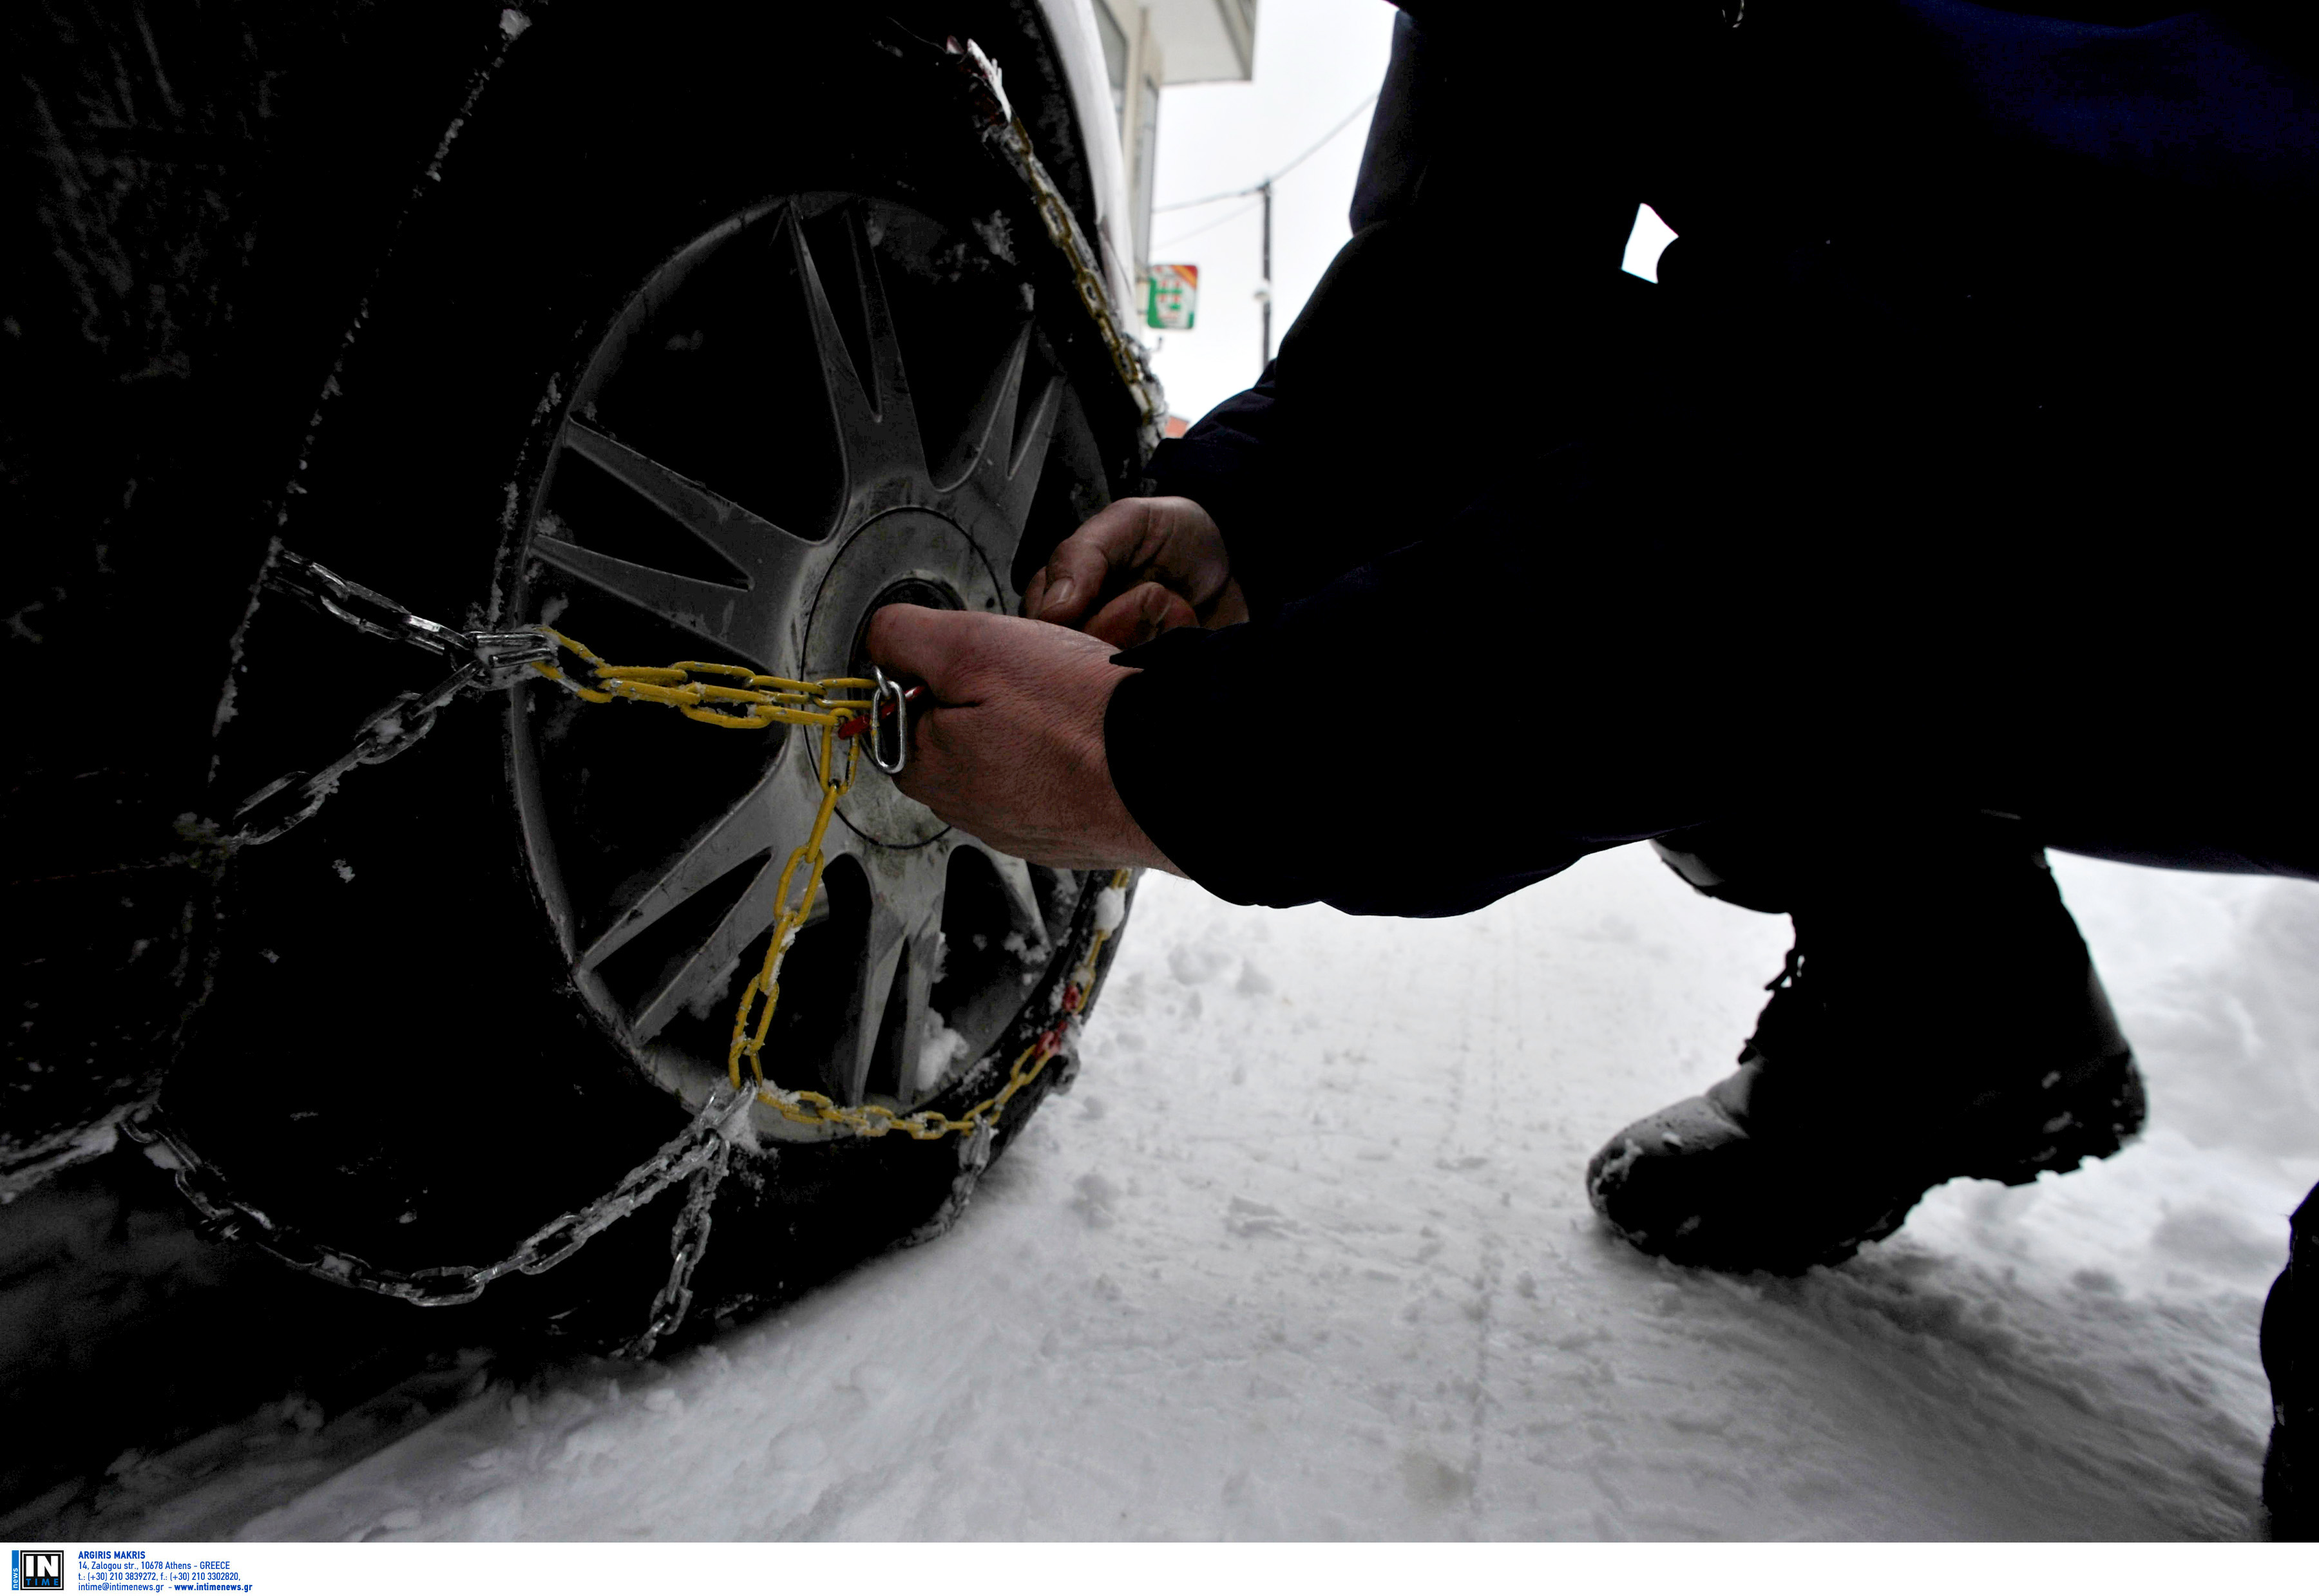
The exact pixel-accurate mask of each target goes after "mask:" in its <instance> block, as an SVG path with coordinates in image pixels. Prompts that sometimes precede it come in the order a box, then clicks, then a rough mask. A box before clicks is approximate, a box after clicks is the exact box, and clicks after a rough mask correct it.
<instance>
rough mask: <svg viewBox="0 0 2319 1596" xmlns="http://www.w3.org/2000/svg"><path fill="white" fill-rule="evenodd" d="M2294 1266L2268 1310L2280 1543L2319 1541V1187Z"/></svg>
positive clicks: (2268, 1495) (2271, 1458)
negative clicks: (2283, 1541) (2288, 1541)
mask: <svg viewBox="0 0 2319 1596" xmlns="http://www.w3.org/2000/svg"><path fill="white" fill-rule="evenodd" d="M2293 1226H2294V1229H2293V1231H2291V1232H2290V1233H2291V1234H2292V1236H2293V1237H2294V1240H2291V1241H2290V1242H2288V1244H2287V1267H2286V1269H2285V1270H2284V1271H2282V1272H2281V1273H2280V1275H2279V1276H2278V1282H2277V1283H2276V1284H2275V1285H2272V1286H2271V1288H2270V1295H2269V1298H2268V1299H2267V1300H2266V1301H2265V1302H2264V1303H2263V1305H2262V1368H2263V1373H2265V1374H2267V1375H2269V1376H2270V1413H2271V1422H2270V1450H2269V1453H2268V1454H2266V1455H2265V1456H2264V1457H2263V1460H2262V1505H2263V1506H2264V1507H2265V1508H2266V1509H2268V1510H2269V1513H2270V1537H2271V1539H2273V1540H2319V1189H2314V1191H2313V1192H2312V1194H2311V1195H2309V1196H2307V1197H2305V1198H2304V1199H2303V1206H2302V1207H2300V1208H2298V1209H2296V1211H2295V1218H2294V1221H2293Z"/></svg>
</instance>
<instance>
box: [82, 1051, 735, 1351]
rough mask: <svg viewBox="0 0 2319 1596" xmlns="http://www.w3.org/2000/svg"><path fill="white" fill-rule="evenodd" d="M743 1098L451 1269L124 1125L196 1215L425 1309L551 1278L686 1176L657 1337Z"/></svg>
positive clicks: (694, 1252) (692, 1253)
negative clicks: (366, 1239)
mask: <svg viewBox="0 0 2319 1596" xmlns="http://www.w3.org/2000/svg"><path fill="white" fill-rule="evenodd" d="M743 1103H744V1099H743V1098H742V1097H741V1096H738V1095H737V1094H735V1093H733V1092H730V1091H727V1090H725V1089H723V1088H721V1087H720V1088H719V1089H718V1090H717V1091H715V1092H713V1093H711V1094H710V1095H709V1098H708V1102H706V1103H704V1104H703V1105H701V1107H700V1112H699V1113H698V1114H694V1115H693V1116H692V1121H691V1123H690V1124H688V1125H687V1126H686V1127H685V1128H684V1129H683V1130H682V1131H681V1132H679V1133H678V1134H677V1135H676V1136H675V1137H673V1138H672V1140H670V1141H668V1142H667V1143H666V1144H665V1145H663V1147H662V1148H661V1150H659V1151H658V1152H656V1153H654V1154H653V1156H652V1157H651V1158H649V1159H645V1161H644V1162H643V1163H641V1164H638V1165H637V1166H636V1168H633V1169H631V1170H629V1171H628V1172H627V1174H626V1175H624V1176H622V1177H620V1180H619V1183H618V1185H617V1186H613V1187H612V1189H611V1190H610V1191H609V1192H607V1193H605V1194H604V1195H602V1196H600V1197H599V1198H597V1199H596V1200H595V1201H594V1202H592V1203H591V1204H588V1205H587V1206H586V1207H584V1208H579V1209H575V1210H573V1212H571V1213H564V1214H559V1215H557V1216H556V1217H555V1219H553V1220H550V1221H549V1222H547V1223H546V1224H544V1225H542V1226H540V1227H539V1228H538V1229H537V1230H536V1231H533V1232H532V1233H531V1234H530V1235H528V1236H527V1237H525V1238H524V1239H523V1241H522V1243H521V1244H520V1245H519V1246H518V1247H517V1248H516V1249H515V1250H514V1251H513V1252H511V1253H510V1254H509V1255H508V1256H507V1257H505V1258H501V1259H500V1260H499V1261H498V1262H497V1263H491V1264H475V1265H455V1264H447V1265H438V1266H435V1267H429V1268H421V1269H411V1270H401V1269H390V1268H385V1267H382V1266H380V1265H376V1264H373V1263H370V1262H367V1261H366V1260H365V1259H363V1258H357V1257H356V1256H355V1255H354V1254H353V1253H350V1252H346V1251H343V1250H341V1249H338V1248H335V1247H330V1246H328V1245H326V1244H325V1243H322V1242H320V1241H316V1240H311V1239H309V1238H307V1237H304V1236H302V1235H300V1234H298V1233H297V1232H296V1231H293V1230H290V1229H288V1228H286V1227H284V1226H281V1225H277V1224H276V1223H275V1222H274V1220H273V1219H272V1218H271V1217H270V1216H268V1215H267V1214H266V1213H265V1211H264V1210H262V1209H260V1208H257V1207H256V1206H254V1205H253V1204H251V1203H250V1202H249V1201H248V1199H247V1198H244V1197H240V1196H237V1195H235V1194H234V1193H233V1191H232V1189H231V1188H230V1186H228V1185H227V1183H226V1181H225V1178H224V1177H223V1176H222V1175H221V1174H220V1173H219V1172H218V1170H217V1169H216V1168H214V1167H213V1166H212V1165H211V1164H209V1163H208V1162H207V1161H205V1160H204V1159H203V1158H202V1157H201V1155H200V1154H199V1153H196V1152H195V1151H194V1150H193V1148H192V1147H191V1146H190V1145H188V1144H187V1143H186V1142H185V1141H184V1140H183V1139H182V1138H181V1137H179V1136H178V1134H177V1133H176V1132H175V1131H173V1130H172V1129H170V1127H169V1124H168V1122H167V1120H166V1119H164V1118H162V1117H161V1116H160V1114H158V1113H156V1112H152V1111H148V1113H146V1114H143V1115H140V1116H136V1117H132V1118H131V1119H130V1120H127V1121H125V1122H123V1123H122V1130H123V1131H125V1132H127V1133H128V1135H129V1137H130V1139H131V1141H136V1142H138V1143H140V1144H141V1145H143V1146H145V1147H147V1148H158V1149H159V1150H160V1152H161V1154H162V1156H161V1157H160V1158H159V1159H157V1160H156V1161H157V1162H159V1163H162V1164H163V1165H165V1167H167V1168H171V1169H173V1170H174V1171H175V1172H176V1186H177V1190H178V1191H179V1192H181V1193H183V1194H184V1195H185V1200H186V1201H187V1202H188V1203H190V1204H193V1206H194V1211H195V1212H196V1213H200V1214H201V1215H202V1217H203V1218H204V1219H207V1220H209V1221H211V1222H213V1223H215V1224H217V1225H219V1226H220V1227H221V1228H222V1229H223V1230H224V1231H225V1232H226V1233H227V1234H229V1235H235V1236H239V1235H244V1234H247V1235H248V1236H249V1237H250V1239H251V1240H254V1241H256V1242H257V1245H258V1246H260V1247H262V1248H264V1249H266V1251H267V1252H270V1253H272V1254H273V1255H274V1256H275V1258H280V1259H281V1260H282V1261H283V1262H284V1263H285V1264H288V1265H289V1266H291V1267H293V1268H295V1269H302V1270H303V1271H305V1272H306V1273H307V1274H309V1275H319V1276H321V1277H322V1278H323V1279H325V1280H334V1281H337V1282H338V1283H339V1284H341V1285H357V1286H360V1287H362V1288H363V1289H364V1290H365V1291H374V1292H377V1293H378V1294H381V1295H382V1296H390V1297H399V1298H401V1299H402V1301H404V1302H406V1303H418V1304H420V1306H422V1307H436V1308H441V1307H449V1306H452V1305H454V1304H456V1303H472V1302H474V1300H475V1299H476V1298H477V1297H479V1296H481V1295H483V1288H484V1287H485V1286H487V1285H490V1284H491V1283H492V1281H494V1280H497V1279H499V1278H500V1277H501V1276H505V1275H542V1274H546V1272H547V1271H548V1270H550V1269H552V1268H554V1267H555V1266H556V1265H558V1264H560V1263H562V1262H563V1261H564V1259H566V1258H570V1257H571V1256H572V1255H573V1253H575V1252H577V1251H579V1250H580V1249H581V1248H582V1247H584V1246H586V1245H587V1244H588V1243H589V1242H590V1241H591V1240H594V1239H595V1238H596V1237H597V1236H598V1235H600V1233H602V1232H603V1231H607V1230H609V1229H610V1228H611V1227H612V1226H613V1225H615V1224H617V1223H618V1222H620V1221H621V1220H623V1219H626V1218H627V1216H628V1215H629V1214H631V1213H635V1212H636V1210H637V1209H638V1208H641V1207H643V1206H644V1205H645V1204H647V1203H649V1202H651V1201H652V1200H653V1199H654V1198H655V1197H657V1196H659V1195H661V1194H662V1193H663V1192H664V1191H666V1190H668V1189H669V1188H670V1187H671V1186H675V1185H676V1184H677V1183H678V1182H680V1181H683V1180H690V1181H692V1182H693V1189H692V1192H691V1194H690V1195H689V1196H688V1198H687V1201H686V1204H685V1213H684V1215H683V1217H682V1218H681V1219H680V1220H679V1221H678V1226H677V1235H676V1239H675V1240H673V1241H672V1250H674V1251H675V1252H676V1254H677V1263H678V1269H677V1271H675V1272H673V1273H672V1275H671V1276H670V1283H669V1285H667V1286H665V1287H663V1290H662V1292H661V1294H660V1296H659V1298H657V1299H656V1300H655V1301H654V1304H653V1319H652V1328H650V1329H648V1330H647V1331H646V1334H647V1336H656V1335H658V1334H659V1333H662V1332H663V1330H665V1329H666V1328H670V1327H672V1326H673V1325H674V1324H675V1322H676V1321H677V1320H678V1319H681V1317H682V1316H683V1309H684V1307H685V1305H686V1304H687V1303H690V1299H691V1291H690V1278H691V1273H692V1268H691V1266H692V1264H693V1263H695V1262H697V1261H698V1260H699V1253H700V1250H701V1249H702V1248H703V1247H705V1246H706V1244H707V1241H708V1222H707V1215H706V1212H705V1210H706V1203H707V1201H708V1198H713V1196H714V1195H715V1189H716V1184H717V1181H718V1180H720V1179H721V1178H722V1177H723V1176H724V1172H725V1168H726V1163H727V1161H728V1160H729V1159H730V1158H731V1156H732V1144H731V1143H730V1142H728V1141H726V1137H725V1128H726V1124H727V1123H728V1122H729V1121H731V1120H732V1118H733V1117H734V1115H735V1114H736V1112H737V1111H738V1110H739V1108H740V1107H741V1105H742V1104H743ZM704 1191H705V1194H706V1195H704ZM696 1205H699V1207H700V1208H701V1209H702V1212H701V1213H699V1215H698V1216H696V1214H695V1213H694V1210H695V1207H696ZM663 1321H664V1322H663Z"/></svg>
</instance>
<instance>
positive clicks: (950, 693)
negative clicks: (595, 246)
mask: <svg viewBox="0 0 2319 1596" xmlns="http://www.w3.org/2000/svg"><path fill="white" fill-rule="evenodd" d="M981 619H985V617H980V616H974V615H969V614H967V613H965V612H964V611H962V610H954V609H926V608H925V606H923V605H918V604H889V605H887V606H886V607H885V608H884V609H880V610H879V611H878V613H877V614H875V615H873V616H871V618H870V636H869V638H868V640H867V641H868V645H869V649H870V657H871V659H872V660H874V661H876V662H877V663H879V664H880V665H881V666H883V667H884V668H885V671H886V673H887V674H888V675H889V676H907V677H910V678H912V679H914V680H916V681H923V682H925V684H926V691H927V692H928V693H929V694H930V695H932V696H933V697H934V699H936V700H937V701H939V702H942V703H945V704H955V703H963V702H971V701H972V697H971V690H970V686H969V683H968V681H967V677H968V674H969V672H970V666H971V661H972V654H973V649H972V642H971V636H970V634H971V633H972V631H973V630H974V627H973V623H974V622H976V621H978V620H981Z"/></svg>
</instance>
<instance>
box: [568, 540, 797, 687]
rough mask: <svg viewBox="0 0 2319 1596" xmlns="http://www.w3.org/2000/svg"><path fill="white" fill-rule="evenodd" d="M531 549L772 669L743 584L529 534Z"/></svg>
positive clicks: (760, 622) (757, 610) (760, 614)
mask: <svg viewBox="0 0 2319 1596" xmlns="http://www.w3.org/2000/svg"><path fill="white" fill-rule="evenodd" d="M531 552H532V553H533V554H534V555H537V556H538V557H539V558H540V559H541V560H543V561H545V562H546V564H549V565H551V566H553V567H554V568H555V569H556V570H558V571H561V572H563V573H564V574H565V575H566V576H575V577H578V578H579V579H580V580H581V581H582V582H586V583H588V584H589V585H590V586H591V587H595V588H600V589H601V590H603V591H605V592H607V593H609V594H611V595H612V597H614V598H615V599H618V600H623V601H624V602H627V603H629V604H633V605H635V606H636V608H637V609H641V610H643V611H645V613H646V614H647V615H656V616H658V617H659V618H661V619H663V620H664V621H667V622H669V623H670V624H672V625H673V626H678V627H682V628H684V630H686V631H688V632H690V633H691V634H693V636H697V637H700V638H703V639H705V640H706V641H708V642H709V643H713V644H715V645H717V647H718V648H719V649H721V650H722V651H723V652H724V653H726V654H732V655H735V656H737V657H738V662H740V663H749V664H753V665H755V666H756V667H757V668H758V669H760V670H771V669H773V668H774V664H773V662H772V660H771V658H770V657H768V656H770V655H771V653H772V646H771V642H772V640H771V630H772V628H771V626H770V625H769V624H768V622H767V620H766V618H765V617H766V613H767V612H766V611H765V610H764V609H762V607H761V606H760V605H759V604H757V603H755V602H753V600H752V598H751V595H750V594H749V592H748V591H746V590H745V589H742V588H729V587H726V585H725V584H724V583H722V582H702V581H700V580H699V578H697V577H690V576H679V575H677V574H676V573H673V572H670V571H656V570H654V568H653V567H651V566H649V565H638V564H635V563H634V562H632V561H628V560H621V559H615V558H614V557H613V556H612V555H600V554H598V553H597V552H596V551H595V550H594V549H590V548H582V547H581V546H579V545H578V544H576V543H571V542H567V541H565V540H564V539H563V538H561V537H544V536H543V537H535V538H533V539H532V543H531Z"/></svg>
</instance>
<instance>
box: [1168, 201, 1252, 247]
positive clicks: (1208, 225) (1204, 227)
mask: <svg viewBox="0 0 2319 1596" xmlns="http://www.w3.org/2000/svg"><path fill="white" fill-rule="evenodd" d="M1262 203H1264V202H1263V201H1262V200H1251V201H1250V202H1249V203H1247V204H1245V205H1242V206H1241V208H1240V209H1239V210H1237V211H1227V212H1224V213H1223V215H1222V216H1219V217H1217V218H1216V219H1215V220H1214V221H1204V222H1202V223H1200V225H1199V226H1197V227H1196V228H1194V229H1193V230H1191V231H1190V232H1187V233H1178V234H1177V235H1176V236H1175V237H1174V238H1172V239H1168V240H1167V241H1166V242H1165V243H1160V244H1154V245H1152V246H1151V248H1154V249H1173V248H1175V247H1176V246H1177V245H1178V244H1180V243H1182V242H1183V241H1184V240H1185V239H1196V238H1198V237H1199V236H1200V235H1201V234H1202V233H1205V232H1208V231H1211V230H1214V229H1216V228H1220V227H1222V226H1223V224H1224V223H1225V222H1227V221H1239V220H1240V219H1241V217H1243V216H1245V215H1247V214H1248V213H1249V212H1250V211H1253V210H1255V209H1256V208H1257V207H1258V206H1259V205H1261V204H1262Z"/></svg>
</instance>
